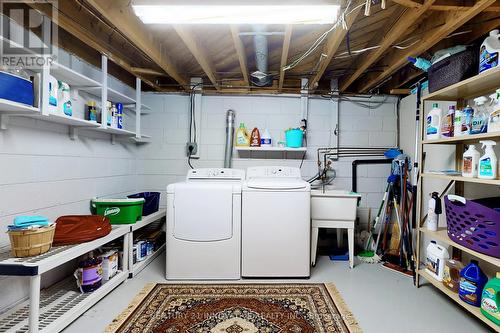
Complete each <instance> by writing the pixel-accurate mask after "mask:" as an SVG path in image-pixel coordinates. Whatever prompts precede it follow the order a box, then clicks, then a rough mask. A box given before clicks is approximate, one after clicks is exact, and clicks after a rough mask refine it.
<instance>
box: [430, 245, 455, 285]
mask: <svg viewBox="0 0 500 333" xmlns="http://www.w3.org/2000/svg"><path fill="white" fill-rule="evenodd" d="M448 259H450V254H449V253H448V250H447V249H446V248H445V247H444V246H441V245H439V244H437V243H436V241H431V242H430V243H429V245H427V257H426V260H425V271H426V272H427V273H429V275H431V276H432V277H433V278H435V279H436V280H438V281H443V271H444V264H445V263H446V260H448Z"/></svg>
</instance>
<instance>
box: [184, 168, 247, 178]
mask: <svg viewBox="0 0 500 333" xmlns="http://www.w3.org/2000/svg"><path fill="white" fill-rule="evenodd" d="M186 179H187V180H195V179H227V180H244V179H245V170H239V169H226V168H206V169H191V170H189V171H188V174H187V177H186Z"/></svg>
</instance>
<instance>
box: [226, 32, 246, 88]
mask: <svg viewBox="0 0 500 333" xmlns="http://www.w3.org/2000/svg"><path fill="white" fill-rule="evenodd" d="M231 36H232V38H233V44H234V48H235V49H236V54H237V55H238V61H239V63H240V68H241V73H242V75H243V81H244V82H245V86H247V87H249V86H250V80H249V79H248V66H247V56H246V53H245V48H244V47H243V42H242V41H241V38H240V30H239V28H238V26H236V25H231Z"/></svg>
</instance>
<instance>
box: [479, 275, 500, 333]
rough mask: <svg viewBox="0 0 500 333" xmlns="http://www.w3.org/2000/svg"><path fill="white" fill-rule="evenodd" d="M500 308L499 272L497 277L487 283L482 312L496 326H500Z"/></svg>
mask: <svg viewBox="0 0 500 333" xmlns="http://www.w3.org/2000/svg"><path fill="white" fill-rule="evenodd" d="M498 306H500V272H497V275H496V277H494V278H493V279H491V280H489V281H488V283H486V285H485V286H484V290H483V296H482V297H481V312H482V313H483V315H484V316H485V317H486V318H488V319H489V320H491V321H492V322H494V323H495V324H497V325H500V311H499V309H498Z"/></svg>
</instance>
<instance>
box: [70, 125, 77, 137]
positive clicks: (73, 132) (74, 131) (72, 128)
mask: <svg viewBox="0 0 500 333" xmlns="http://www.w3.org/2000/svg"><path fill="white" fill-rule="evenodd" d="M69 138H70V139H71V140H76V139H78V127H76V126H70V127H69Z"/></svg>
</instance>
